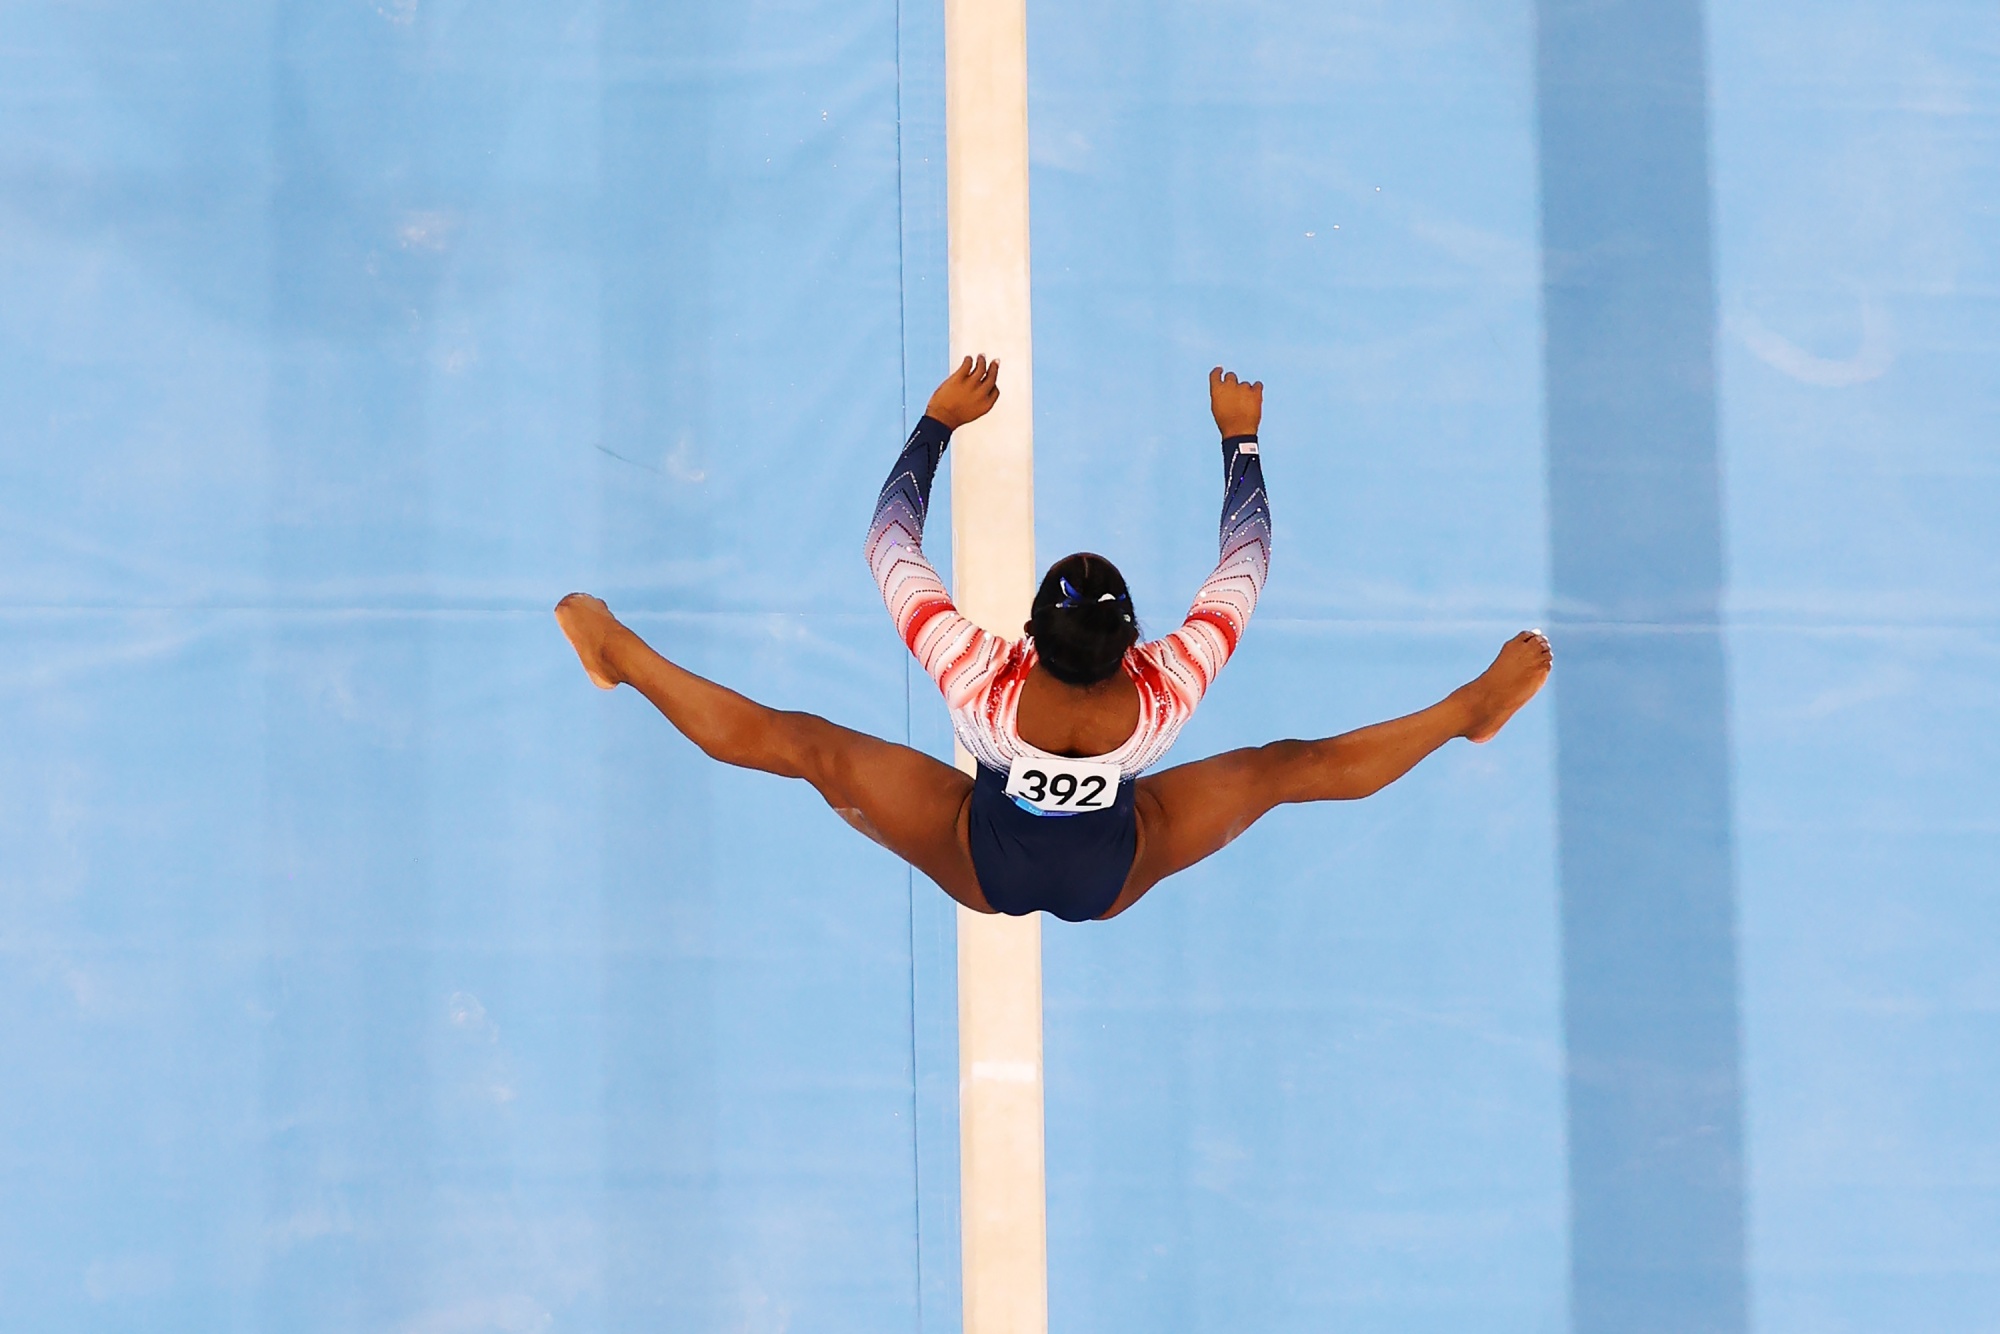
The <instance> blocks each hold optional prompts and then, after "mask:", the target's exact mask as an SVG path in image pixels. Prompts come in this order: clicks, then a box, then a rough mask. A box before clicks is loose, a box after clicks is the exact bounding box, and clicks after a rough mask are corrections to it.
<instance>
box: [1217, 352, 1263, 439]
mask: <svg viewBox="0 0 2000 1334" xmlns="http://www.w3.org/2000/svg"><path fill="white" fill-rule="evenodd" d="M1208 409H1209V411H1210V412H1213V413H1214V414H1215V424H1216V425H1217V426H1218V427H1220V428H1221V429H1222V438H1223V439H1224V440H1227V439H1228V438H1229V437H1230V436H1232V435H1255V434H1257V423H1258V422H1260V421H1262V420H1263V419H1264V382H1263V381H1262V380H1259V381H1257V382H1256V383H1255V384H1252V383H1250V382H1249V381H1248V380H1238V379H1237V378H1236V372H1235V371H1229V372H1226V373H1225V372H1224V371H1223V369H1222V367H1220V366H1217V367H1216V368H1215V369H1214V370H1212V371H1210V372H1209V373H1208Z"/></svg>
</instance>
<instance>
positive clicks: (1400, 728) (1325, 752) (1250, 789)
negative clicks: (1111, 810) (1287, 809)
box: [1105, 630, 1552, 917]
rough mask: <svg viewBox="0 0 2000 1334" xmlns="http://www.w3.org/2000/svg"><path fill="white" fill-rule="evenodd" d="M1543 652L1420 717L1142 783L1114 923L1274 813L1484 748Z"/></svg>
mask: <svg viewBox="0 0 2000 1334" xmlns="http://www.w3.org/2000/svg"><path fill="white" fill-rule="evenodd" d="M1551 661H1552V655H1551V654H1550V651H1549V642H1548V640H1546V639H1544V638H1543V637H1542V636H1541V635H1540V634H1539V633H1537V632H1535V631H1533V630H1524V631H1522V632H1521V633H1520V634H1518V635H1516V636H1515V637H1514V638H1513V639H1510V640H1508V641H1507V644H1506V645H1505V646H1504V647H1503V648H1502V649H1501V650H1500V656H1499V657H1497V658H1495V659H1494V660H1493V665H1492V666H1491V667H1488V668H1487V669H1486V670H1485V671H1484V672H1482V673H1481V674H1480V675H1479V677H1478V679H1476V680H1474V681H1471V682H1469V683H1467V684H1466V685H1463V686H1460V687H1459V688H1458V689H1457V690H1454V691H1452V692H1451V694H1449V695H1447V696H1445V698H1444V699H1442V700H1440V701H1438V702H1437V703H1436V704H1433V705H1431V706H1430V707H1429V708H1428V709H1425V710H1423V711H1422V712H1420V713H1412V714H1409V715H1407V716H1405V717H1402V718H1396V719H1393V720H1392V721H1389V722H1386V723H1376V724H1375V725H1374V726H1372V727H1363V728H1361V729H1359V730H1358V731H1353V732H1345V733H1342V734H1341V735H1340V736H1336V737H1328V738H1327V739H1326V740H1324V741H1274V742H1272V743H1271V744H1270V745H1268V746H1259V747H1256V748H1254V749H1249V750H1232V751H1229V752H1227V753H1226V754H1222V755H1217V756H1214V757H1213V758H1211V759H1206V760H1197V761H1196V762H1195V763H1193V764H1183V765H1178V766H1176V767H1175V768H1172V769H1168V770H1166V771H1165V772H1163V773H1160V774H1157V775H1154V776H1153V777H1150V778H1142V779H1140V780H1139V789H1138V792H1137V793H1136V794H1135V795H1136V801H1137V805H1138V813H1139V856H1138V858H1137V860H1136V861H1134V862H1133V864H1132V872H1131V874H1130V876H1128V877H1127V878H1126V881H1125V889H1124V892H1123V893H1121V894H1120V895H1119V896H1118V901H1117V902H1116V903H1114V904H1112V905H1111V911H1110V912H1108V913H1106V914H1105V916H1107V917H1115V916H1117V915H1118V914H1119V913H1121V912H1123V911H1125V909H1127V908H1129V907H1131V906H1132V905H1133V904H1134V903H1136V902H1138V901H1139V897H1140V895H1142V894H1144V893H1145V892H1146V891H1147V890H1148V889H1151V888H1152V887H1153V886H1154V885H1156V884H1158V883H1159V882H1160V881H1162V880H1164V879H1166V878H1167V877H1168V876H1170V875H1172V874H1173V873H1174V872H1176V871H1183V870H1186V869H1187V868H1188V867H1190V866H1192V865H1194V864H1195V863H1196V862H1198V861H1200V860H1201V859H1202V858H1204V857H1207V856H1209V855H1210V854H1212V853H1215V852H1219V851H1220V850H1221V849H1222V848H1223V847H1225V846H1227V845H1228V844H1229V843H1230V841H1231V840H1233V839H1234V838H1235V837H1236V836H1237V835H1238V834H1241V833H1242V832H1243V831H1244V830H1246V829H1248V828H1249V827H1250V826H1251V825H1253V824H1255V823H1256V822H1257V821H1258V820H1259V819H1261V818H1262V817H1263V816H1264V815H1265V814H1266V813H1267V812H1268V811H1270V809H1271V808H1272V807H1274V806H1279V805H1283V804H1285V803H1287V802H1294V801H1351V800H1354V799H1356V798H1359V797H1367V796H1372V795H1374V794H1375V793H1377V792H1380V791H1381V790H1382V789H1383V788H1385V787H1387V786H1389V784H1391V783H1393V782H1395V781H1396V780H1397V779H1398V778H1401V777H1402V776H1403V775H1404V774H1406V773H1408V772H1409V771H1410V770H1412V769H1414V768H1416V766H1417V764H1418V763H1419V762H1420V761H1421V760H1423V759H1424V758H1425V757H1426V756H1428V755H1429V754H1431V752H1433V751H1435V750H1436V749H1437V748H1438V747H1440V746H1442V745H1443V744H1444V743H1445V742H1447V741H1450V740H1451V739H1452V738H1453V737H1461V736H1462V737H1465V738H1467V739H1468V740H1472V741H1489V740H1491V739H1492V738H1493V736H1494V735H1495V734H1496V733H1497V732H1499V730H1500V729H1501V728H1502V727H1503V726H1505V725H1506V722H1507V720H1508V719H1509V718H1511V717H1513V716H1514V713H1515V711H1516V710H1518V709H1519V708H1520V707H1521V706H1522V705H1523V704H1525V703H1527V702H1528V701H1529V700H1530V699H1532V698H1534V695H1535V692H1536V691H1538V690H1540V689H1541V688H1542V683H1543V682H1544V681H1546V680H1548V676H1549V666H1550V663H1551Z"/></svg>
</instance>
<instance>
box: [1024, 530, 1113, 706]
mask: <svg viewBox="0 0 2000 1334" xmlns="http://www.w3.org/2000/svg"><path fill="white" fill-rule="evenodd" d="M1028 626H1029V631H1030V633H1032V634H1033V635H1034V637H1035V651H1036V652H1037V653H1038V654H1040V655H1041V659H1042V666H1044V667H1046V668H1048V669H1049V675H1050V676H1053V677H1055V679H1056V680H1058V681H1061V682H1062V683H1063V684H1065V685H1072V686H1088V685H1096V684H1097V683H1098V682H1099V681H1103V680H1106V679H1107V678H1109V677H1110V676H1111V675H1112V674H1113V673H1115V672H1116V671H1117V670H1118V664H1119V663H1120V662H1122V661H1124V659H1125V650H1127V649H1129V648H1131V647H1132V646H1133V645H1134V644H1136V643H1138V642H1139V622H1138V620H1137V619H1136V618H1135V617H1134V616H1133V615H1132V592H1131V590H1130V589H1128V588H1126V587H1125V576H1124V575H1122V574H1120V573H1118V567H1117V566H1116V565H1113V564H1112V563H1111V562H1110V561H1108V560H1106V559H1104V557H1102V556H1097V555H1092V554H1091V553H1090V552H1088V551H1081V552H1078V553H1077V554H1076V555H1074V556H1065V557H1063V558H1062V559H1061V560H1059V561H1057V562H1056V563H1055V564H1054V565H1051V566H1050V567H1049V572H1048V573H1047V574H1045V575H1043V576H1042V587H1041V589H1040V591H1038V592H1037V593H1036V594H1035V605H1034V610H1033V612H1032V613H1031V614H1030V619H1029V621H1028Z"/></svg>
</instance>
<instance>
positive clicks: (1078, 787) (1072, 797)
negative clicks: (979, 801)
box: [1007, 755, 1119, 815]
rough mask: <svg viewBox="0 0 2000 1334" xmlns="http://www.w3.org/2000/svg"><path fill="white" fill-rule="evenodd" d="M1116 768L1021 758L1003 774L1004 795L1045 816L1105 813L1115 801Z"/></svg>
mask: <svg viewBox="0 0 2000 1334" xmlns="http://www.w3.org/2000/svg"><path fill="white" fill-rule="evenodd" d="M1118 778H1119V772H1118V766H1117V765H1115V764H1099V763H1097V762H1096V761H1094V760H1065V759H1059V758H1057V757H1055V756H1049V755H1033V756H1030V755H1023V756H1021V757H1020V758H1019V759H1017V760H1015V761H1014V765H1013V767H1012V768H1010V769H1009V770H1008V771H1007V795H1008V796H1010V797H1012V798H1013V799H1014V800H1015V801H1017V802H1020V803H1021V804H1022V805H1025V806H1032V807H1034V808H1035V809H1036V810H1038V811H1041V812H1042V813H1044V814H1046V815H1076V814H1080V813H1082V812H1084V811H1108V810H1110V809H1111V807H1112V804H1113V803H1114V802H1116V801H1117V800H1118Z"/></svg>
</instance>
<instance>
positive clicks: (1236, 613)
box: [1160, 366, 1271, 704]
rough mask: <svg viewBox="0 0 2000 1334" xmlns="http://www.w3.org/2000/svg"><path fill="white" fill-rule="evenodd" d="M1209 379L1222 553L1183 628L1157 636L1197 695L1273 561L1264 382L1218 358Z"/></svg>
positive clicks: (1223, 658)
mask: <svg viewBox="0 0 2000 1334" xmlns="http://www.w3.org/2000/svg"><path fill="white" fill-rule="evenodd" d="M1208 385H1209V402H1210V406H1211V407H1212V408H1213V410H1214V413H1215V424H1216V426H1217V428H1218V429H1220V430H1221V432H1222V475H1223V493H1222V533H1221V557H1220V559H1218V560H1217V562H1216V566H1215V569H1214V571H1213V572H1212V573H1211V574H1210V575H1209V576H1208V578H1207V579H1206V580H1205V581H1203V583H1202V586H1201V591H1200V592H1198V593H1196V594H1195V599H1194V606H1193V607H1191V608H1190V609H1189V610H1188V614H1187V619H1186V620H1185V621H1183V622H1182V623H1181V628H1180V629H1178V630H1176V631H1174V633H1172V634H1171V635H1168V636H1167V637H1166V638H1165V639H1164V640H1161V641H1160V647H1161V648H1162V649H1164V650H1167V651H1168V652H1170V653H1171V654H1172V655H1173V657H1174V658H1175V659H1177V660H1178V662H1177V664H1176V665H1178V666H1179V667H1181V668H1182V669H1183V670H1180V671H1176V672H1173V673H1172V674H1171V676H1172V678H1173V679H1176V680H1179V681H1181V682H1184V683H1186V686H1187V687H1188V688H1189V689H1190V691H1191V693H1192V694H1193V695H1194V697H1195V698H1196V699H1198V698H1200V696H1201V695H1202V694H1204V693H1206V692H1207V690H1208V687H1209V686H1210V685H1211V684H1212V683H1213V682H1214V680H1215V677H1216V674H1217V673H1218V672H1220V671H1221V670H1222V665H1223V664H1224V663H1225V662H1227V661H1229V655H1230V654H1232V653H1234V652H1235V651H1236V645H1237V644H1238V643H1239V642H1241V640H1242V638H1243V631H1244V630H1245V629H1246V628H1247V627H1248V626H1249V624H1250V613H1251V612H1253V611H1255V610H1256V608H1257V598H1258V595H1259V594H1261V593H1262V592H1263V590H1264V578H1265V576H1266V575H1267V574H1268V573H1269V572H1270V568H1271V506H1270V502H1269V500H1268V499H1266V497H1265V495H1264V463H1263V458H1262V456H1261V455H1260V454H1259V453H1258V450H1257V428H1258V426H1259V425H1260V424H1261V422H1262V419H1263V412H1264V386H1263V383H1262V382H1261V381H1260V382H1257V383H1254V384H1252V383H1249V382H1247V381H1238V380H1237V378H1236V376H1235V375H1234V374H1228V375H1225V374H1224V373H1223V370H1222V368H1221V367H1219V366H1218V367H1216V369H1215V370H1213V371H1211V372H1210V373H1209V377H1208ZM1187 702H1188V703H1189V704H1192V703H1193V702H1194V701H1193V700H1192V699H1191V700H1189V701H1187Z"/></svg>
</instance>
